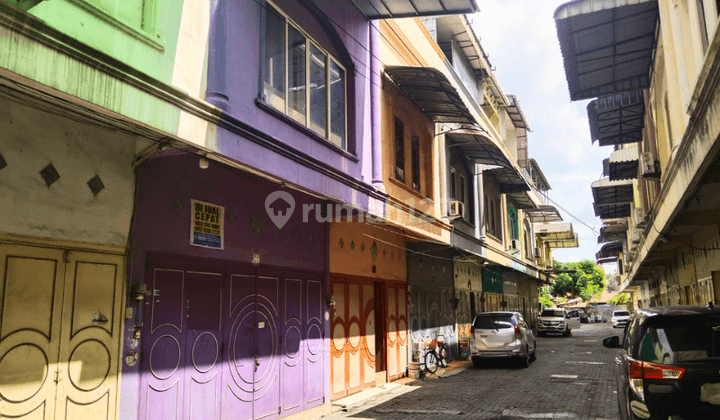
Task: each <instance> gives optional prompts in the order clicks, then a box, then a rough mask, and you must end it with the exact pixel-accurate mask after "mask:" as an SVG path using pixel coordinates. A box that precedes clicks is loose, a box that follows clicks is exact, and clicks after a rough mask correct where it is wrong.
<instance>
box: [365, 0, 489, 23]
mask: <svg viewBox="0 0 720 420" xmlns="http://www.w3.org/2000/svg"><path fill="white" fill-rule="evenodd" d="M353 3H355V5H356V6H357V7H358V9H360V12H362V14H363V15H365V17H367V18H368V19H391V18H403V17H418V16H441V15H462V14H469V13H475V12H477V11H478V6H477V3H476V2H475V0H353Z"/></svg>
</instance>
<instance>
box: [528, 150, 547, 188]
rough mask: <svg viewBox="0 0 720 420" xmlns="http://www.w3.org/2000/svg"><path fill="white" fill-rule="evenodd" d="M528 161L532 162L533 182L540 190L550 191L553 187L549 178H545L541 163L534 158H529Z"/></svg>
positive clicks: (531, 173) (531, 175)
mask: <svg viewBox="0 0 720 420" xmlns="http://www.w3.org/2000/svg"><path fill="white" fill-rule="evenodd" d="M528 162H529V163H530V177H531V178H532V180H533V183H534V184H535V186H536V187H537V189H538V190H540V191H548V190H551V189H552V188H551V187H550V183H549V182H548V180H547V178H545V174H544V173H543V171H542V169H540V165H539V164H538V163H537V161H536V160H535V159H533V158H530V159H528Z"/></svg>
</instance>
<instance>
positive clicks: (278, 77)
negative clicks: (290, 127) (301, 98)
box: [263, 5, 285, 112]
mask: <svg viewBox="0 0 720 420" xmlns="http://www.w3.org/2000/svg"><path fill="white" fill-rule="evenodd" d="M263 80H264V82H265V83H263V85H264V88H263V89H264V94H265V101H266V102H267V103H269V104H270V105H272V106H273V107H275V108H277V109H279V110H281V111H283V112H284V111H285V18H284V17H283V16H282V15H280V13H278V12H277V10H275V9H274V8H273V7H272V6H270V5H268V6H267V14H266V20H265V62H264V63H263Z"/></svg>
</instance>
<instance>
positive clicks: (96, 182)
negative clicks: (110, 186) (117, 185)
mask: <svg viewBox="0 0 720 420" xmlns="http://www.w3.org/2000/svg"><path fill="white" fill-rule="evenodd" d="M87 185H88V187H90V191H92V193H93V195H98V193H99V192H100V191H102V190H104V189H105V184H103V182H102V179H100V175H95V176H94V177H92V178H91V179H90V181H88V182H87Z"/></svg>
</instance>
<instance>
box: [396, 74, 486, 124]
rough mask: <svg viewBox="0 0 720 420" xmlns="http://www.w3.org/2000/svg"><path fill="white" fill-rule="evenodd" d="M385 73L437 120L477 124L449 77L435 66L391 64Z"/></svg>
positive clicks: (439, 121) (426, 112)
mask: <svg viewBox="0 0 720 420" xmlns="http://www.w3.org/2000/svg"><path fill="white" fill-rule="evenodd" d="M385 74H387V75H388V76H390V78H391V79H392V81H393V82H394V83H395V84H396V85H397V86H398V87H399V88H400V89H401V90H402V91H403V92H404V93H405V94H406V95H407V96H408V97H409V98H410V99H411V100H412V101H413V102H415V104H416V105H417V106H419V107H420V109H422V110H423V111H424V112H425V114H427V116H428V117H430V119H432V120H433V121H435V122H438V123H466V124H475V118H473V116H472V114H470V111H468V109H467V107H466V106H465V103H463V101H462V98H460V95H459V94H458V92H457V90H456V89H455V87H453V85H452V84H451V83H450V81H449V80H448V78H447V77H445V75H444V74H443V73H442V72H441V71H440V70H437V69H434V68H432V67H417V66H388V67H385Z"/></svg>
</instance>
